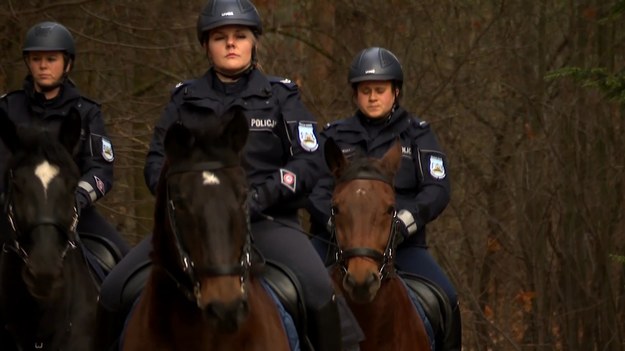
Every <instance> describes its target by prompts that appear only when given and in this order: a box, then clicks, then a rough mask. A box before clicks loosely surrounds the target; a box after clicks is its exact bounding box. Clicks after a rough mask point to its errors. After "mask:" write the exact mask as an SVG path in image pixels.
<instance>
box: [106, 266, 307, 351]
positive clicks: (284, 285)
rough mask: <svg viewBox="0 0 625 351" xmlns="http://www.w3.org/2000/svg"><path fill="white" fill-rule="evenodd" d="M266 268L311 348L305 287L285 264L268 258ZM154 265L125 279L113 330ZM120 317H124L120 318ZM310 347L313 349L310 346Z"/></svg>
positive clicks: (264, 273) (300, 335) (120, 326)
mask: <svg viewBox="0 0 625 351" xmlns="http://www.w3.org/2000/svg"><path fill="white" fill-rule="evenodd" d="M262 267H263V269H262V278H263V279H264V281H265V283H267V285H268V286H269V288H270V289H271V290H272V292H273V293H274V295H275V296H276V297H277V298H278V300H279V302H280V303H281V304H282V306H283V307H284V309H285V310H286V312H287V313H288V314H289V315H290V316H291V318H292V319H293V321H294V323H295V328H296V330H297V335H298V338H299V340H300V346H301V347H302V350H307V348H306V346H305V345H307V344H308V343H309V342H308V334H307V332H306V330H307V329H306V327H307V318H306V308H305V305H304V301H303V300H302V296H303V295H302V288H301V286H300V284H299V282H298V280H297V278H296V276H295V274H294V273H293V272H292V271H291V270H290V269H289V268H288V267H286V266H285V265H283V264H280V263H277V262H274V261H265V262H264V265H263V266H262ZM151 268H152V262H151V260H146V261H145V262H142V263H141V264H140V265H139V266H138V267H137V268H136V269H135V270H134V272H133V273H132V274H131V275H130V276H129V277H128V279H127V280H126V281H125V282H124V285H123V289H122V294H121V299H120V302H121V303H120V305H119V306H116V308H115V310H117V311H118V312H117V316H118V317H117V318H114V319H115V321H111V323H112V324H114V325H115V326H114V327H113V329H117V330H121V329H123V324H124V321H125V317H126V316H127V315H128V313H130V310H131V309H132V307H133V305H134V303H135V301H136V300H137V298H138V297H139V295H141V291H142V290H143V287H144V286H145V283H146V281H147V279H148V276H149V275H150V271H151ZM120 317H122V318H121V319H120ZM308 349H312V348H310V347H309V348H308Z"/></svg>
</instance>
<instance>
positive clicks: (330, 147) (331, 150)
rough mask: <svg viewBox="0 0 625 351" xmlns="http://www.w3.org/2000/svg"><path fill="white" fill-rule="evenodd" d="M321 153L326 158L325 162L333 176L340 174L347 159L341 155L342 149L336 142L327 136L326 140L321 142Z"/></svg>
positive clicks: (336, 176)
mask: <svg viewBox="0 0 625 351" xmlns="http://www.w3.org/2000/svg"><path fill="white" fill-rule="evenodd" d="M323 155H324V157H325V159H326V164H327V165H328V168H329V169H330V171H332V174H334V177H335V178H338V177H340V176H341V173H342V171H343V169H344V168H345V166H346V165H347V160H346V159H345V156H344V155H343V151H341V148H340V147H339V146H338V145H337V144H336V142H335V141H334V139H332V138H328V139H327V140H326V142H325V143H324V144H323Z"/></svg>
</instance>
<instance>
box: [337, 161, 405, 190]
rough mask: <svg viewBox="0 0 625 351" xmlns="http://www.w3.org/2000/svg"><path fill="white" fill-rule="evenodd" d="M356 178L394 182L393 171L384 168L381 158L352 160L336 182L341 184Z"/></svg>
mask: <svg viewBox="0 0 625 351" xmlns="http://www.w3.org/2000/svg"><path fill="white" fill-rule="evenodd" d="M354 179H372V180H380V181H383V182H386V183H388V184H390V185H392V184H393V179H392V173H391V172H389V170H386V169H384V168H383V167H382V163H380V161H379V160H376V159H372V158H366V157H358V158H355V159H353V160H351V161H350V162H349V163H348V164H347V165H346V166H345V169H344V170H343V172H341V176H340V177H339V178H338V179H337V180H336V182H337V184H340V183H344V182H347V181H350V180H354Z"/></svg>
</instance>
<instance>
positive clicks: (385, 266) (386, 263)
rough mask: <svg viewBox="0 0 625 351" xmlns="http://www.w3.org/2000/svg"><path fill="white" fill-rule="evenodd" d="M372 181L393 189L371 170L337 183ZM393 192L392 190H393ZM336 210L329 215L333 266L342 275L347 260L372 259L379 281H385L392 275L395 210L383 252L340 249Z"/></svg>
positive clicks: (346, 177)
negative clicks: (334, 249) (332, 243)
mask: <svg viewBox="0 0 625 351" xmlns="http://www.w3.org/2000/svg"><path fill="white" fill-rule="evenodd" d="M359 179H365V180H374V181H380V182H383V183H385V184H387V185H388V186H390V187H391V188H393V182H392V180H391V179H389V178H388V177H386V176H385V175H384V174H382V173H380V172H374V171H371V170H362V171H359V172H357V173H355V174H352V175H347V176H345V177H341V178H339V179H338V180H337V182H336V183H337V184H338V183H343V182H348V181H352V180H359ZM393 191H394V189H393ZM336 214H337V211H336V208H335V207H334V206H332V209H331V214H330V227H331V233H330V234H331V238H334V241H335V242H336V251H335V259H336V262H335V264H336V265H338V267H339V268H340V269H341V271H342V272H343V274H346V273H347V260H349V259H350V258H354V257H366V258H370V259H372V260H373V261H374V262H376V263H377V264H378V266H379V269H378V276H379V277H380V280H383V279H385V278H386V277H388V276H389V274H391V273H393V272H394V271H393V269H392V262H393V258H394V246H395V245H394V242H395V234H396V233H395V232H396V222H397V210H395V209H394V210H393V215H392V219H391V227H390V235H389V239H388V241H387V242H386V247H385V248H384V252H380V251H379V250H376V249H373V248H370V247H352V248H349V249H342V248H341V244H340V243H339V242H338V236H337V235H336V225H335V219H336Z"/></svg>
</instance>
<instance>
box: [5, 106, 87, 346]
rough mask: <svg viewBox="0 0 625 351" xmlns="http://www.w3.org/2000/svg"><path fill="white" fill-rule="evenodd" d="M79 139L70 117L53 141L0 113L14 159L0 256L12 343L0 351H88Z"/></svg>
mask: <svg viewBox="0 0 625 351" xmlns="http://www.w3.org/2000/svg"><path fill="white" fill-rule="evenodd" d="M80 133H81V119H80V116H79V114H78V113H77V112H75V111H72V112H71V113H70V114H69V115H68V116H67V117H66V118H65V119H64V120H63V122H61V126H60V129H59V132H58V135H57V134H52V133H51V132H47V131H45V130H44V129H38V128H34V127H30V128H26V127H18V126H16V125H15V124H14V123H13V122H12V121H11V119H10V118H9V117H8V116H6V115H5V114H4V113H3V112H0V138H1V139H2V141H3V142H4V144H5V145H6V147H7V148H8V150H9V151H10V152H11V154H12V155H11V158H10V160H9V162H8V167H7V171H6V175H5V184H4V189H5V194H4V195H5V204H4V205H5V212H6V214H7V217H8V218H7V220H8V222H9V231H10V233H5V234H8V235H5V236H7V237H9V239H8V241H7V242H5V243H4V245H3V247H2V253H1V256H0V258H1V260H0V318H1V319H2V320H1V322H2V323H3V325H2V326H3V327H4V328H5V329H6V332H7V333H8V334H9V336H10V337H9V339H12V340H3V341H2V344H1V345H0V347H3V348H2V349H3V350H5V349H11V348H13V347H17V349H19V350H55V351H56V350H91V349H93V346H92V345H91V344H90V343H91V342H92V341H91V340H92V339H93V333H94V329H95V310H96V305H97V296H98V286H97V283H96V281H95V279H94V277H93V276H92V273H91V271H90V269H89V266H88V264H87V262H86V259H85V255H84V253H83V250H82V248H81V244H80V241H79V240H78V236H77V233H76V225H77V222H78V210H77V208H76V203H75V197H74V192H75V190H76V187H77V185H78V181H79V178H80V172H79V170H78V166H77V165H76V163H75V162H74V160H73V157H72V154H73V151H74V150H75V149H76V146H77V144H78V142H79V139H80ZM5 339H6V338H5ZM14 344H16V346H15V345H14Z"/></svg>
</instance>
